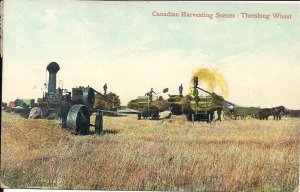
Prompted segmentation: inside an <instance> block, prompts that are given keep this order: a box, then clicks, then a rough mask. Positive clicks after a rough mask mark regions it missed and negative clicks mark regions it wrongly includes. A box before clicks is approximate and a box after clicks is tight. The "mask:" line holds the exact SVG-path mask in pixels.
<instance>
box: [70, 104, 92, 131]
mask: <svg viewBox="0 0 300 192" xmlns="http://www.w3.org/2000/svg"><path fill="white" fill-rule="evenodd" d="M67 128H69V129H70V130H71V132H73V133H74V134H79V135H86V134H88V133H89V128H90V114H89V111H88V109H87V107H86V106H85V105H73V106H72V107H71V109H70V111H69V113H68V116H67Z"/></svg>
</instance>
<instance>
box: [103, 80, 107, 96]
mask: <svg viewBox="0 0 300 192" xmlns="http://www.w3.org/2000/svg"><path fill="white" fill-rule="evenodd" d="M103 90H104V95H106V91H107V83H105V85H104V86H103Z"/></svg>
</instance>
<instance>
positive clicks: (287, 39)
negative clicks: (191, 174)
mask: <svg viewBox="0 0 300 192" xmlns="http://www.w3.org/2000/svg"><path fill="white" fill-rule="evenodd" d="M154 11H155V12H158V13H163V12H164V13H168V12H172V13H178V14H179V15H181V12H187V13H195V14H202V13H211V14H214V16H216V14H217V13H219V14H234V16H235V18H216V17H214V18H212V19H209V18H207V17H200V18H199V17H180V16H179V17H167V16H164V17H163V16H153V13H154ZM241 13H248V14H257V13H259V14H270V19H264V18H242V17H241ZM273 13H281V14H284V15H291V16H292V18H291V19H274V18H273ZM237 16H239V18H237ZM299 34H300V5H299V3H298V4H296V3H285V4H284V3H274V2H273V3H267V4H261V3H260V4H259V3H228V2H227V3H221V2H97V1H47V0H46V1H34V0H32V1H21V0H10V1H5V2H4V33H3V36H4V39H3V46H4V51H3V85H2V89H3V90H2V98H3V101H11V100H15V99H16V98H38V97H41V96H42V94H43V91H44V90H45V89H44V83H45V82H46V83H47V81H48V79H47V78H48V74H47V72H46V67H47V65H48V64H49V63H50V62H53V61H55V62H57V63H58V64H59V65H60V71H59V72H58V73H57V82H58V81H59V80H62V81H63V87H64V88H66V89H68V90H71V88H72V87H76V86H81V85H82V86H88V85H89V86H91V87H93V88H94V89H96V90H98V91H101V92H102V91H103V90H102V87H103V85H104V84H105V83H107V84H108V92H110V91H112V92H115V93H116V94H118V95H119V96H120V99H121V102H122V105H126V104H127V102H128V101H130V100H131V99H135V98H136V97H137V96H139V95H144V94H145V93H146V92H148V91H149V90H150V88H153V89H154V91H156V92H160V91H162V89H164V88H166V87H167V88H169V94H178V87H179V85H180V84H181V83H182V84H183V87H184V94H187V93H188V87H189V85H190V79H191V75H192V72H193V71H194V70H196V69H197V68H199V67H207V68H210V69H215V70H217V71H218V72H220V73H221V74H222V75H223V77H224V79H225V80H226V83H227V86H228V91H229V96H228V99H227V100H229V101H231V102H233V103H236V104H238V105H241V106H256V107H257V106H260V107H274V106H279V105H284V106H286V107H288V108H290V109H300V100H299V98H300V91H299V84H300V54H299V53H300V35H299ZM57 86H58V85H57ZM165 97H166V96H165ZM166 98H167V97H166Z"/></svg>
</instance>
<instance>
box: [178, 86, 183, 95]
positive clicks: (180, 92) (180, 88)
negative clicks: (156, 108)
mask: <svg viewBox="0 0 300 192" xmlns="http://www.w3.org/2000/svg"><path fill="white" fill-rule="evenodd" d="M182 91H183V86H182V84H181V85H180V86H179V95H182Z"/></svg>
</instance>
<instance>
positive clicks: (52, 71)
mask: <svg viewBox="0 0 300 192" xmlns="http://www.w3.org/2000/svg"><path fill="white" fill-rule="evenodd" d="M59 69H60V68H59V65H58V64H57V63H56V62H51V63H49V65H48V66H47V70H48V71H49V81H48V97H50V98H51V97H52V96H53V95H54V94H55V93H56V73H57V72H58V71H59Z"/></svg>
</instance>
